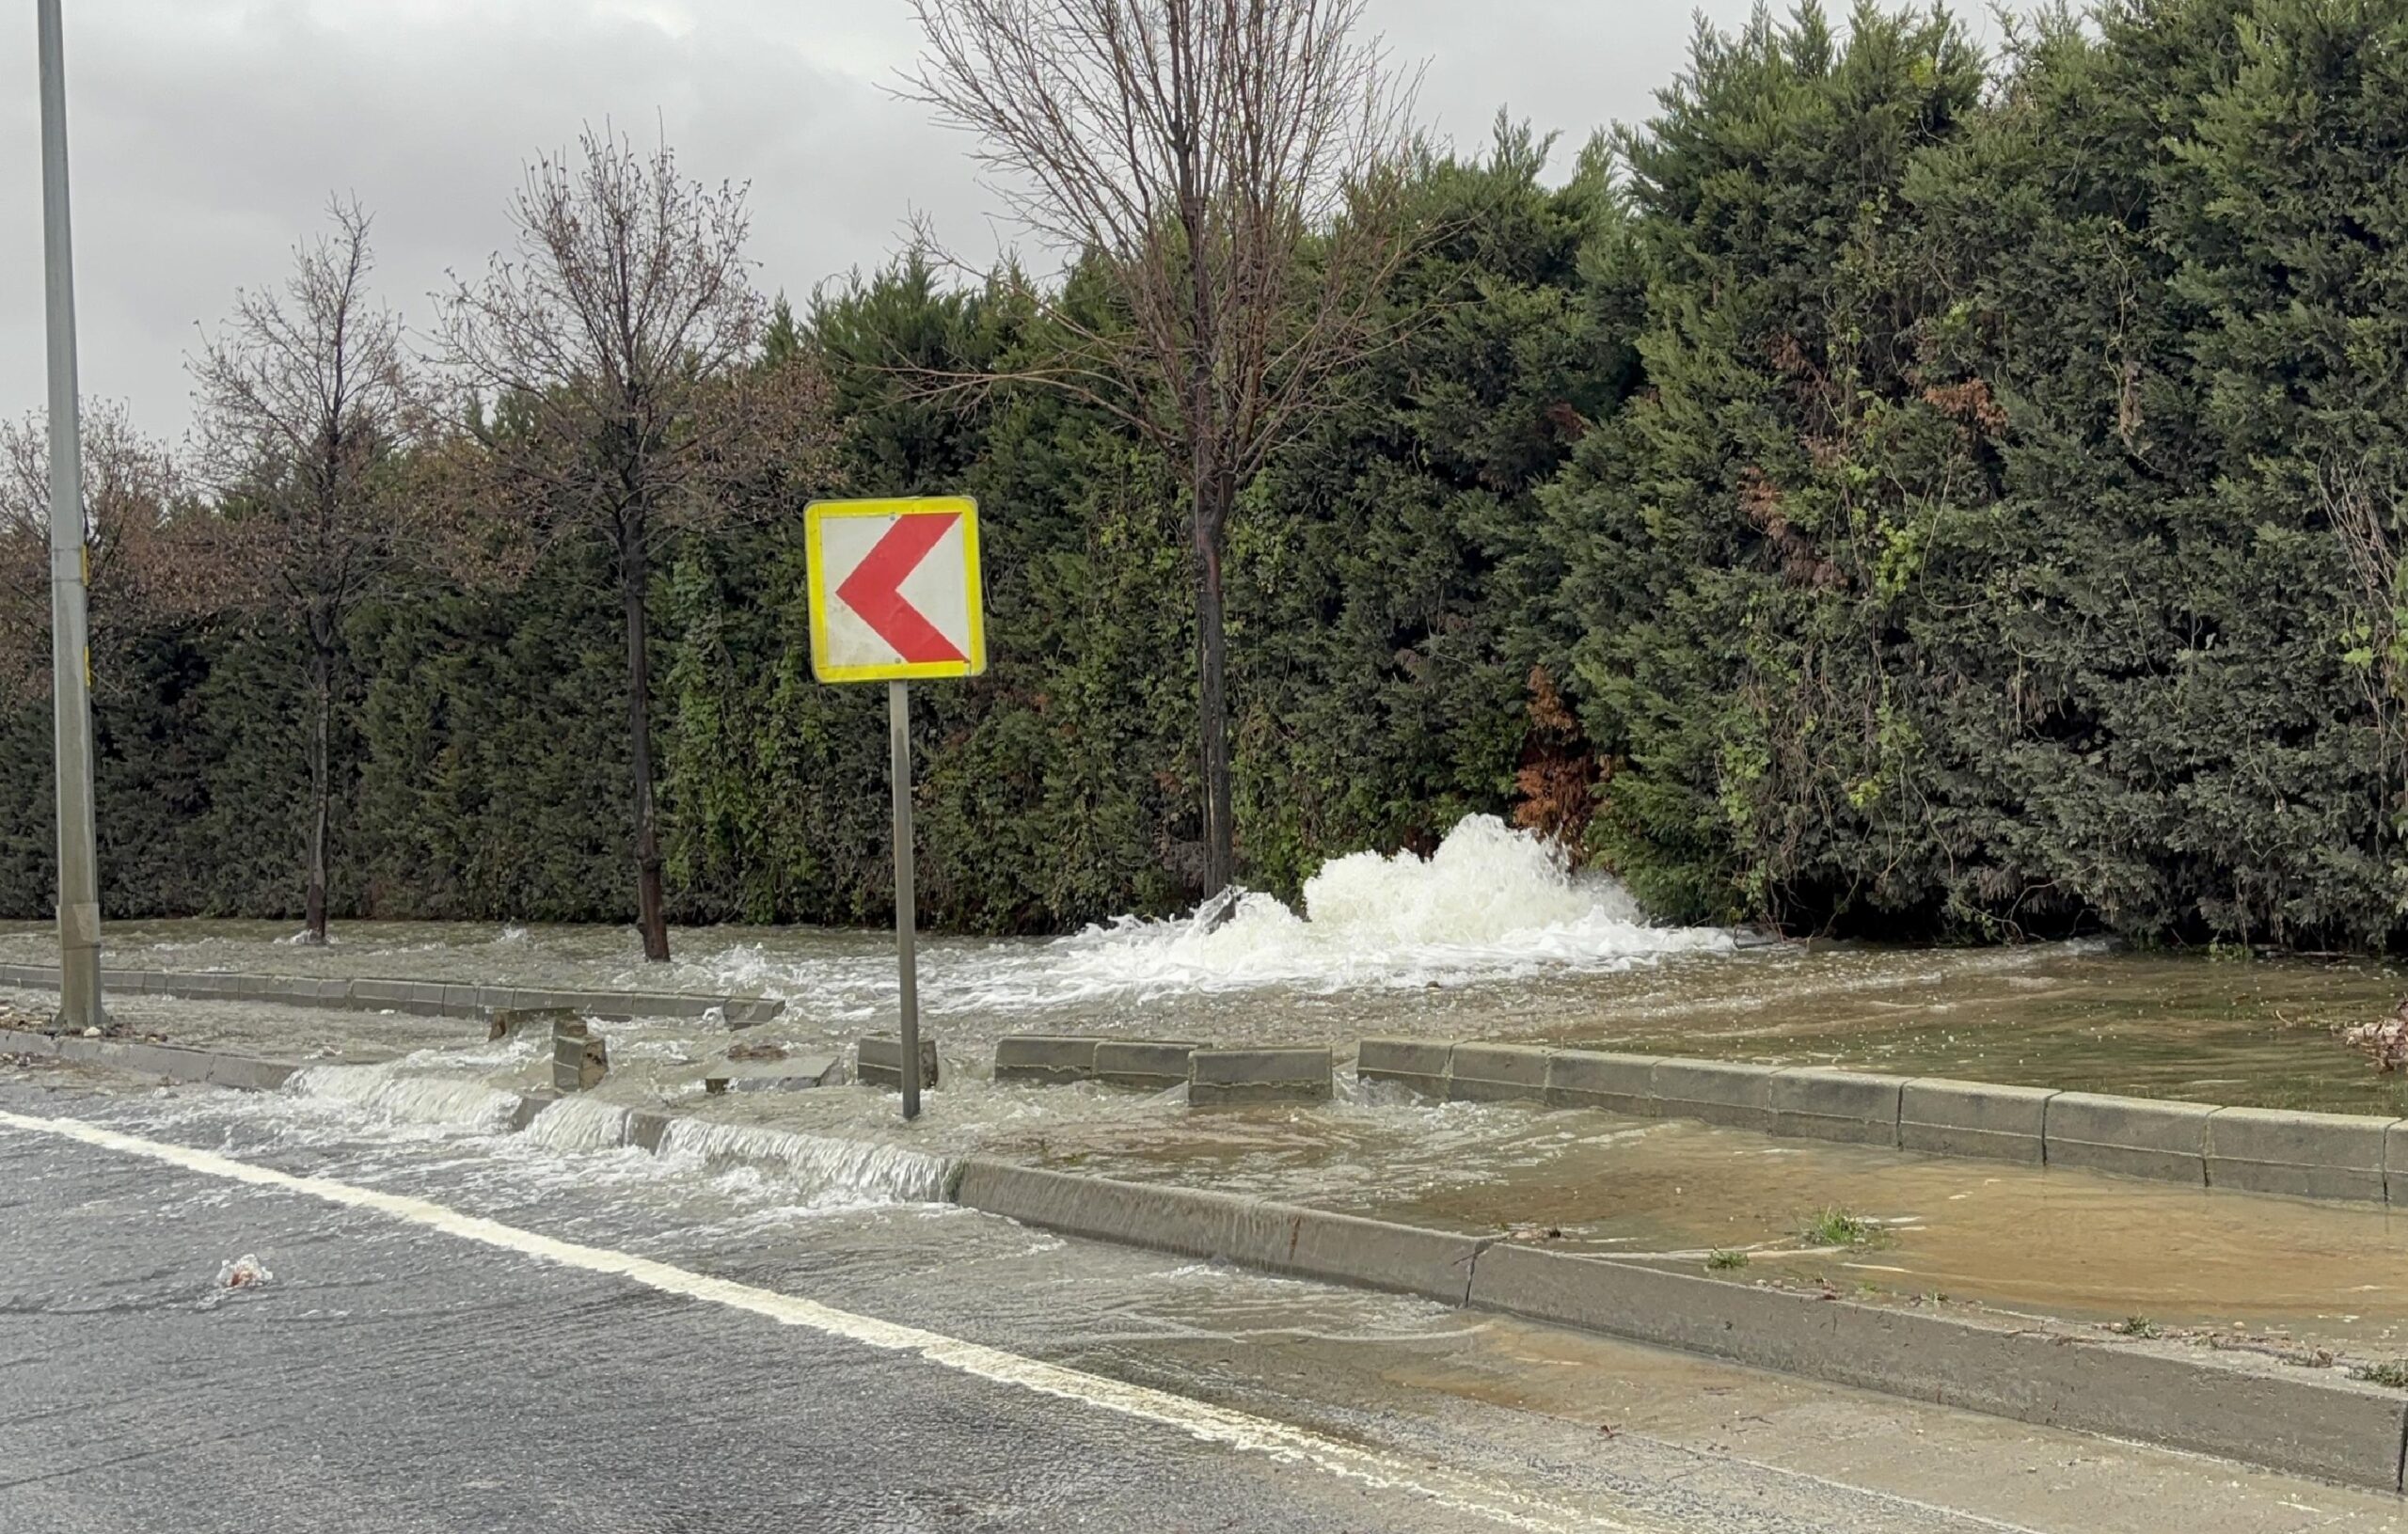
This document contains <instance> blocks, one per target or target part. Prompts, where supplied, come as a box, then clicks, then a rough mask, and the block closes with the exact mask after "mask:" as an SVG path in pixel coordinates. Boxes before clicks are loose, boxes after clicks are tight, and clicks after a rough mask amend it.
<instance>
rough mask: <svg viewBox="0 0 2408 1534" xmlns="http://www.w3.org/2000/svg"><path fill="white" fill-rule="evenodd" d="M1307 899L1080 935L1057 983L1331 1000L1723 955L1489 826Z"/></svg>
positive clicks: (1483, 818)
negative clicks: (1266, 990)
mask: <svg viewBox="0 0 2408 1534" xmlns="http://www.w3.org/2000/svg"><path fill="white" fill-rule="evenodd" d="M1304 896H1305V901H1304V904H1305V909H1304V914H1303V915H1301V916H1300V915H1298V914H1297V913H1296V912H1294V911H1292V910H1290V909H1288V908H1287V907H1286V906H1284V905H1281V904H1280V903H1279V902H1278V901H1276V900H1274V899H1272V898H1270V897H1269V896H1267V895H1261V894H1246V895H1245V896H1244V897H1243V898H1242V899H1241V900H1240V901H1239V903H1238V907H1237V914H1236V915H1235V916H1233V917H1231V918H1230V919H1229V920H1228V922H1226V923H1224V924H1222V925H1219V926H1217V927H1215V926H1213V925H1212V924H1211V922H1210V921H1209V920H1207V919H1203V918H1200V917H1199V918H1195V919H1190V920H1188V921H1184V922H1146V921H1138V920H1135V919H1133V918H1128V917H1123V918H1121V919H1120V920H1118V921H1117V922H1115V923H1113V924H1112V925H1109V926H1100V927H1089V928H1088V929H1087V930H1086V931H1085V932H1082V933H1080V934H1079V935H1077V936H1076V937H1073V938H1068V939H1065V940H1063V941H1060V942H1057V943H1055V944H1054V957H1055V959H1056V961H1057V963H1058V965H1059V973H1060V976H1061V980H1062V983H1063V984H1064V985H1065V986H1066V987H1068V988H1070V989H1072V990H1074V991H1078V990H1087V991H1094V990H1101V989H1114V990H1130V991H1135V992H1138V993H1140V994H1160V993H1163V992H1166V991H1175V990H1217V989H1243V988H1254V987H1263V986H1281V987H1290V988H1300V989H1306V990H1313V991H1322V992H1328V991H1337V990H1344V989H1350V988H1358V987H1413V986H1426V985H1441V986H1445V985H1462V984H1466V983H1470V982H1473V981H1478V980H1483V979H1491V978H1507V977H1513V976H1520V975H1527V974H1531V973H1538V972H1540V971H1544V970H1575V971H1598V970H1612V969H1624V968H1627V967H1628V966H1630V965H1632V964H1636V963H1640V962H1645V961H1647V960H1651V959H1654V958H1656V957H1660V956H1663V955H1666V954H1671V953H1680V952H1694V951H1716V952H1719V951H1727V950H1728V949H1730V948H1731V946H1732V939H1731V935H1730V934H1729V933H1727V932H1724V931H1721V930H1719V929H1715V928H1705V927H1662V926H1653V925H1648V923H1647V921H1646V918H1645V917H1644V916H1643V915H1642V914H1641V913H1640V909H1639V906H1638V903H1637V902H1636V901H1635V900H1633V899H1632V898H1631V896H1630V893H1629V892H1628V891H1627V890H1624V888H1623V887H1622V885H1621V883H1620V882H1619V881H1617V880H1615V879H1612V878H1607V877H1605V876H1602V875H1582V874H1575V873H1573V872H1572V870H1571V868H1570V867H1569V865H1568V864H1567V862H1566V861H1565V858H1564V855H1563V852H1562V850H1561V849H1560V847H1558V846H1556V845H1555V844H1553V843H1551V842H1547V841H1544V840H1542V839H1540V838H1539V837H1537V836H1534V835H1532V834H1531V833H1529V832H1528V831H1523V830H1513V829H1511V828H1509V827H1507V826H1506V825H1505V823H1504V822H1503V821H1501V820H1499V819H1497V817H1496V816H1494V815H1472V816H1469V817H1467V818H1465V820H1464V821H1463V822H1462V823H1461V824H1459V825H1457V826H1456V827H1455V829H1454V830H1451V831H1450V832H1448V834H1447V838H1446V840H1445V841H1443V842H1441V843H1440V844H1439V846H1438V849H1437V850H1436V851H1435V852H1434V853H1432V854H1431V855H1430V856H1429V857H1428V858H1426V859H1424V858H1419V857H1417V856H1415V855H1414V854H1413V853H1411V852H1400V853H1397V854H1396V855H1394V856H1393V857H1383V856H1381V855H1380V854H1379V853H1376V852H1356V853H1353V854H1350V855H1349V856H1347V857H1343V858H1337V859H1333V860H1331V861H1330V862H1327V863H1324V864H1323V865H1322V869H1321V872H1319V873H1317V874H1315V875H1314V876H1313V877H1312V878H1309V879H1307V880H1306V881H1305V890H1304Z"/></svg>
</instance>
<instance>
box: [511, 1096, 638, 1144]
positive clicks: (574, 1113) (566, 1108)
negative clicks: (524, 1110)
mask: <svg viewBox="0 0 2408 1534" xmlns="http://www.w3.org/2000/svg"><path fill="white" fill-rule="evenodd" d="M630 1116H631V1115H629V1114H628V1112H627V1110H626V1109H625V1108H622V1107H620V1106H618V1105H617V1104H616V1103H610V1102H603V1101H600V1100H598V1099H594V1098H583V1097H572V1098H562V1099H560V1100H559V1101H558V1102H554V1103H549V1104H547V1105H546V1106H545V1108H544V1110H543V1111H542V1112H541V1113H539V1114H537V1115H535V1117H534V1119H533V1121H532V1122H531V1123H529V1124H528V1126H527V1128H526V1130H525V1131H524V1132H525V1134H526V1136H527V1138H528V1139H530V1140H532V1141H534V1142H535V1143H536V1144H538V1145H543V1146H548V1147H551V1148H552V1149H554V1150H614V1149H616V1148H618V1147H621V1146H624V1145H626V1143H627V1131H628V1128H629V1125H628V1119H629V1117H630Z"/></svg>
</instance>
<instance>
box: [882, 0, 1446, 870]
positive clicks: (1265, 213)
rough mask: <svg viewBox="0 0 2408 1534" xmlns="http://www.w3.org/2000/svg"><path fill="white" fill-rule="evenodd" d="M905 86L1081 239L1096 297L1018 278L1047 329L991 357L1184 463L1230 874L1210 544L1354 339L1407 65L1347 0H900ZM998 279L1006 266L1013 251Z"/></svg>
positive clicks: (1213, 835) (1216, 574)
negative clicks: (908, 14)
mask: <svg viewBox="0 0 2408 1534" xmlns="http://www.w3.org/2000/svg"><path fill="white" fill-rule="evenodd" d="M912 9H913V11H914V12H915V13H916V15H917V16H918V19H919V23H920V26H921V29H922V31H923V32H924V33H925V34H926V37H927V52H926V54H925V55H924V56H923V58H922V61H921V63H920V66H919V68H918V69H917V71H915V72H913V73H912V74H911V75H910V76H908V78H907V83H906V93H907V94H908V95H910V96H911V97H912V98H913V99H916V100H919V101H922V102H924V103H927V104H929V105H930V106H932V107H934V108H935V109H936V111H937V113H938V115H939V117H940V118H941V119H943V120H944V121H946V122H948V123H950V124H952V125H954V126H957V127H959V128H962V129H965V130H967V131H969V132H970V133H972V134H975V135H976V137H977V141H978V149H977V150H976V153H977V155H978V157H979V158H980V160H981V161H982V162H983V163H984V164H985V165H986V166H988V167H989V169H990V171H991V172H992V173H994V175H995V177H996V180H995V182H994V189H995V191H996V192H997V195H999V196H1001V197H1002V198H1005V199H1006V201H1007V202H1008V203H1009V204H1010V205H1011V207H1012V209H1013V210H1014V211H1015V213H1017V214H1018V216H1019V217H1020V218H1021V220H1022V222H1023V223H1025V225H1026V226H1027V227H1028V229H1030V230H1031V231H1032V232H1033V233H1035V234H1036V235H1037V236H1038V238H1039V239H1041V240H1043V241H1044V242H1046V243H1047V244H1048V245H1052V246H1053V247H1054V249H1055V250H1056V251H1057V252H1058V253H1059V254H1061V255H1063V256H1065V257H1067V258H1069V259H1070V260H1074V261H1080V260H1084V261H1089V262H1090V264H1091V265H1092V266H1093V267H1094V268H1095V269H1096V270H1097V272H1098V275H1099V276H1100V277H1101V279H1102V280H1103V282H1104V283H1105V284H1106V285H1107V287H1108V291H1109V293H1110V294H1111V298H1112V303H1111V304H1110V305H1109V306H1108V307H1109V308H1110V309H1111V310H1112V311H1113V319H1112V320H1111V321H1110V322H1108V323H1096V322H1094V321H1093V320H1091V319H1089V318H1086V317H1084V316H1083V315H1082V314H1081V313H1080V312H1078V311H1076V310H1074V309H1073V308H1071V307H1070V305H1069V303H1067V302H1066V301H1065V300H1064V298H1063V296H1062V294H1061V293H1059V292H1058V291H1038V290H1037V289H1036V288H1034V287H1033V286H1031V285H1028V284H1026V283H1025V282H1023V283H1022V286H1023V288H1024V290H1025V291H1026V296H1027V297H1028V299H1029V300H1030V301H1031V302H1033V303H1034V304H1035V305H1036V306H1037V307H1038V308H1039V309H1040V310H1041V311H1042V312H1044V313H1045V314H1046V315H1047V316H1048V317H1049V318H1050V319H1051V320H1052V321H1053V322H1054V324H1055V325H1056V326H1057V327H1058V328H1059V329H1060V331H1061V332H1062V333H1063V334H1064V335H1066V336H1068V337H1069V339H1070V344H1069V347H1068V348H1067V350H1066V352H1065V353H1064V354H1063V355H1061V356H1057V357H1055V358H1054V359H1052V360H1051V361H1048V362H1046V363H1043V364H1040V365H1038V366H1034V367H1030V368H1027V369H1024V370H1022V371H1019V372H1014V373H1011V374H1010V375H1009V377H1010V378H1011V379H1014V380H1022V381H1028V382H1035V383H1042V384H1045V385H1049V386H1051V387H1056V388H1059V389H1063V390H1066V391H1068V392H1069V393H1071V394H1074V395H1077V396H1079V397H1081V398H1084V399H1085V400H1087V401H1088V402H1089V403H1094V404H1097V405H1099V406H1101V407H1102V408H1104V409H1106V410H1109V411H1111V412H1113V413H1114V414H1116V415H1117V416H1119V417H1120V418H1121V419H1123V420H1124V421H1126V422H1127V423H1128V424H1130V425H1131V426H1133V428H1135V429H1136V430H1137V431H1139V432H1140V433H1142V434H1143V435H1146V436H1147V437H1149V438H1150V439H1151V440H1153V441H1154V442H1156V443H1158V444H1159V445H1161V446H1162V448H1163V449H1164V451H1166V452H1168V453H1169V454H1170V455H1171V456H1172V457H1173V458H1174V460H1175V461H1177V462H1178V463H1180V465H1181V466H1182V467H1183V469H1184V470H1185V478H1186V481H1187V489H1188V495H1189V498H1190V507H1189V530H1190V533H1191V536H1192V539H1193V544H1194V552H1195V566H1196V672H1197V688H1196V692H1197V704H1198V710H1199V717H1198V733H1199V747H1200V750H1199V759H1200V766H1201V768H1202V779H1203V781H1202V789H1203V793H1202V800H1203V818H1204V865H1203V876H1204V878H1203V882H1204V886H1205V893H1206V894H1208V895H1211V894H1218V893H1221V892H1224V891H1226V890H1227V889H1228V887H1229V884H1230V882H1231V880H1232V878H1233V877H1234V874H1235V838H1234V828H1233V826H1232V825H1231V819H1230V816H1231V787H1230V772H1229V748H1228V703H1227V700H1226V698H1225V696H1224V688H1223V681H1222V676H1223V669H1224V667H1223V657H1224V651H1225V642H1224V637H1223V632H1222V628H1223V625H1222V580H1221V562H1222V554H1223V550H1224V548H1225V546H1226V542H1227V537H1226V535H1227V530H1228V520H1229V516H1230V514H1231V512H1232V511H1233V510H1234V508H1235V506H1236V504H1237V500H1238V498H1239V496H1240V495H1241V494H1242V493H1243V491H1244V487H1245V485H1246V484H1247V482H1249V481H1250V480H1251V479H1252V478H1253V477H1254V475H1255V474H1256V473H1257V472H1258V471H1259V469H1260V468H1261V467H1262V466H1263V464H1264V462H1265V460H1266V459H1268V458H1269V456H1270V455H1271V454H1272V453H1273V452H1274V451H1275V450H1276V449H1277V448H1278V447H1279V446H1280V445H1281V444H1282V443H1283V442H1285V441H1287V440H1289V439H1290V438H1291V436H1292V435H1294V433H1295V431H1296V429H1297V428H1298V426H1299V425H1300V424H1301V420H1302V418H1303V417H1304V416H1305V414H1306V413H1307V411H1309V409H1310V408H1311V407H1312V406H1313V404H1314V403H1316V402H1317V401H1319V400H1320V399H1322V398H1323V397H1324V386H1325V385H1326V384H1327V383H1328V382H1329V381H1330V380H1331V378H1332V377H1333V375H1334V374H1336V373H1338V372H1340V371H1341V370H1343V369H1344V368H1345V367H1346V366H1348V365H1349V364H1350V363H1352V362H1354V361H1355V360H1357V359H1359V358H1360V357H1361V356H1363V355H1364V354H1365V352H1366V351H1368V350H1369V349H1370V347H1371V346H1373V345H1375V344H1377V343H1378V340H1379V326H1378V325H1377V324H1375V323H1374V319H1373V317H1374V315H1375V313H1376V312H1377V307H1378V305H1379V304H1380V302H1381V298H1382V293H1381V289H1382V288H1383V286H1384V279H1385V278H1386V277H1387V276H1388V275H1389V274H1390V273H1392V272H1393V271H1394V270H1395V268H1396V267H1397V265H1398V264H1399V263H1400V262H1401V261H1402V260H1403V258H1404V257H1405V255H1406V254H1407V252H1408V248H1409V245H1410V243H1411V235H1410V232H1409V230H1408V229H1407V228H1406V226H1405V223H1404V220H1403V219H1402V217H1401V216H1400V213H1401V204H1400V199H1399V198H1398V197H1397V195H1396V192H1397V182H1396V178H1395V176H1394V174H1393V172H1394V169H1395V167H1396V166H1397V164H1398V162H1399V160H1400V158H1401V155H1402V150H1403V149H1404V147H1405V142H1404V134H1405V127H1406V119H1407V117H1408V115H1409V112H1410V109H1411V101H1412V90H1411V89H1410V87H1409V85H1400V83H1398V82H1397V81H1395V80H1394V79H1393V77H1392V76H1391V75H1390V73H1389V71H1388V69H1387V64H1386V54H1385V52H1384V50H1383V49H1382V48H1381V46H1380V44H1379V42H1378V40H1376V39H1368V40H1366V39H1361V38H1358V36H1357V32H1358V26H1357V24H1358V23H1359V22H1360V20H1361V17H1362V11H1363V0H912ZM1012 279H1013V280H1020V279H1019V278H1018V277H1017V276H1016V275H1015V276H1014V277H1013V278H1012Z"/></svg>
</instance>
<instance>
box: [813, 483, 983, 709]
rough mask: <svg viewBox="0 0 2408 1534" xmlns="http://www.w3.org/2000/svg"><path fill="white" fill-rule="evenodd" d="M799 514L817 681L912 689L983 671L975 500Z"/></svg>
mask: <svg viewBox="0 0 2408 1534" xmlns="http://www.w3.org/2000/svg"><path fill="white" fill-rule="evenodd" d="M802 515H803V543H804V547H805V551H806V552H807V554H808V555H809V558H810V574H811V669H812V672H813V674H815V675H816V676H817V677H818V678H819V680H821V681H822V682H900V681H906V680H914V681H916V680H919V679H921V678H924V677H941V676H975V675H977V674H978V673H979V672H983V671H985V670H986V669H987V634H986V625H985V622H984V618H985V614H984V612H983V611H981V609H980V604H979V592H978V503H977V502H975V501H974V500H971V499H970V498H967V497H964V496H944V497H934V498H927V499H920V500H818V501H814V502H812V503H811V505H810V507H809V508H807V509H806V510H805V511H804V512H803V514H802Z"/></svg>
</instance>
